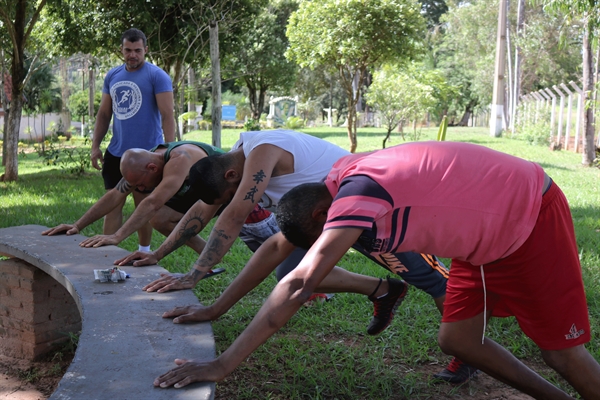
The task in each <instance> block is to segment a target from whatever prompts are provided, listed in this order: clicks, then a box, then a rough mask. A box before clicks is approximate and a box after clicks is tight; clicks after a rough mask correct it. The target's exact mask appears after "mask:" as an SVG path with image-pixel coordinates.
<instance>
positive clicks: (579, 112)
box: [569, 81, 583, 153]
mask: <svg viewBox="0 0 600 400" xmlns="http://www.w3.org/2000/svg"><path fill="white" fill-rule="evenodd" d="M569 85H571V86H572V87H573V89H575V91H576V92H577V93H578V94H579V97H578V98H577V119H576V122H575V147H574V151H575V153H577V150H578V149H579V130H580V129H581V117H582V114H583V91H582V90H581V89H580V88H579V86H577V84H576V83H575V82H573V81H571V82H569Z"/></svg>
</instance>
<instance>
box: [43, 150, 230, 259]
mask: <svg viewBox="0 0 600 400" xmlns="http://www.w3.org/2000/svg"><path fill="white" fill-rule="evenodd" d="M220 153H223V150H221V149H219V148H216V147H213V146H211V145H209V144H205V143H201V142H192V141H181V142H171V143H166V144H160V145H158V146H156V147H154V148H152V149H150V150H149V151H148V150H143V149H129V150H127V151H126V152H125V153H123V156H122V158H121V164H120V167H121V173H122V175H123V178H122V179H121V181H120V182H119V183H118V184H117V186H116V187H115V188H113V189H111V190H109V191H108V192H106V194H105V195H104V196H102V197H101V198H100V200H98V201H97V202H96V203H95V204H94V205H93V206H92V207H91V208H90V209H89V210H88V211H87V212H86V213H85V214H84V215H83V216H82V217H81V218H80V219H79V220H78V221H77V222H75V223H73V224H61V225H58V226H56V227H54V228H51V229H48V230H46V231H44V232H42V234H43V235H55V234H59V233H66V234H67V235H74V234H77V233H79V232H80V231H81V230H82V229H83V228H85V227H86V226H88V225H90V224H91V223H93V222H95V221H97V220H99V219H100V218H102V217H104V215H106V214H107V213H109V212H110V211H111V210H113V209H114V208H115V207H117V206H118V205H119V204H120V202H122V201H123V199H125V198H126V197H127V196H128V195H129V194H130V193H131V192H133V191H134V190H135V191H137V192H139V193H142V194H143V195H144V198H143V200H142V201H141V202H140V203H139V204H138V206H137V207H136V209H135V211H134V212H133V214H132V215H131V217H129V219H128V220H127V222H125V223H124V224H123V226H121V228H120V229H119V230H118V231H117V232H115V233H114V234H112V235H97V236H94V237H91V238H88V239H86V240H84V241H83V242H81V243H80V246H82V247H100V246H106V245H117V244H119V243H121V242H122V241H123V240H124V239H125V238H127V237H128V236H129V235H131V234H132V233H133V232H135V231H137V230H138V229H139V228H140V227H141V226H143V225H144V224H145V223H146V222H150V224H151V225H152V227H153V228H154V229H156V230H158V231H159V232H161V233H162V234H164V235H165V236H168V235H169V233H170V232H171V231H172V230H173V229H174V228H175V226H176V225H177V223H178V222H179V220H180V219H181V217H182V216H183V215H184V214H185V213H186V211H187V210H188V209H189V208H190V207H191V206H192V205H193V204H194V203H195V202H196V201H197V200H198V199H197V198H196V196H192V195H190V194H189V193H188V189H189V184H188V183H187V180H188V173H189V170H190V167H191V166H192V165H194V163H195V162H196V161H198V160H200V159H202V158H204V157H207V156H209V155H213V154H220ZM216 207H217V208H218V206H216ZM215 212H216V210H215ZM211 217H212V216H211ZM208 220H210V217H209V218H207V221H205V222H206V223H207V222H208ZM186 244H187V245H188V246H190V247H191V248H192V249H194V250H195V251H196V252H198V253H200V252H202V249H203V248H204V244H205V243H204V240H202V239H201V238H200V237H199V236H194V237H192V238H191V239H189V240H188V241H187V242H186ZM148 250H149V249H148Z"/></svg>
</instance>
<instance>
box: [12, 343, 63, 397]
mask: <svg viewBox="0 0 600 400" xmlns="http://www.w3.org/2000/svg"><path fill="white" fill-rule="evenodd" d="M73 355H74V353H73V352H67V353H65V352H61V351H58V352H55V353H51V354H49V355H48V356H47V357H45V358H43V359H41V360H39V361H25V360H18V359H13V358H9V357H4V356H0V400H7V399H10V400H45V399H47V398H48V397H50V395H51V394H52V393H53V392H54V391H55V390H56V387H57V386H58V382H59V381H60V380H61V378H62V377H63V375H64V374H65V372H66V371H67V368H68V367H69V364H71V361H72V359H73Z"/></svg>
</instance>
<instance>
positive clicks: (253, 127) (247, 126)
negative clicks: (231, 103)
mask: <svg viewBox="0 0 600 400" xmlns="http://www.w3.org/2000/svg"><path fill="white" fill-rule="evenodd" d="M244 130H245V131H260V121H258V120H256V119H254V118H250V119H248V121H246V122H244Z"/></svg>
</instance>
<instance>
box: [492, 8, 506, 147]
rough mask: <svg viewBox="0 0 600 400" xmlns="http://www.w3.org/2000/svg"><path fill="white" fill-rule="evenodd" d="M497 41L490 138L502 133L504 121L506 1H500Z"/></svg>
mask: <svg viewBox="0 0 600 400" xmlns="http://www.w3.org/2000/svg"><path fill="white" fill-rule="evenodd" d="M496 37H497V39H496V66H495V70H494V93H493V96H492V104H491V109H490V111H491V113H492V115H491V116H490V136H494V137H498V136H500V134H501V133H502V121H503V120H504V69H505V64H506V0H500V9H499V11H498V32H497V36H496Z"/></svg>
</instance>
